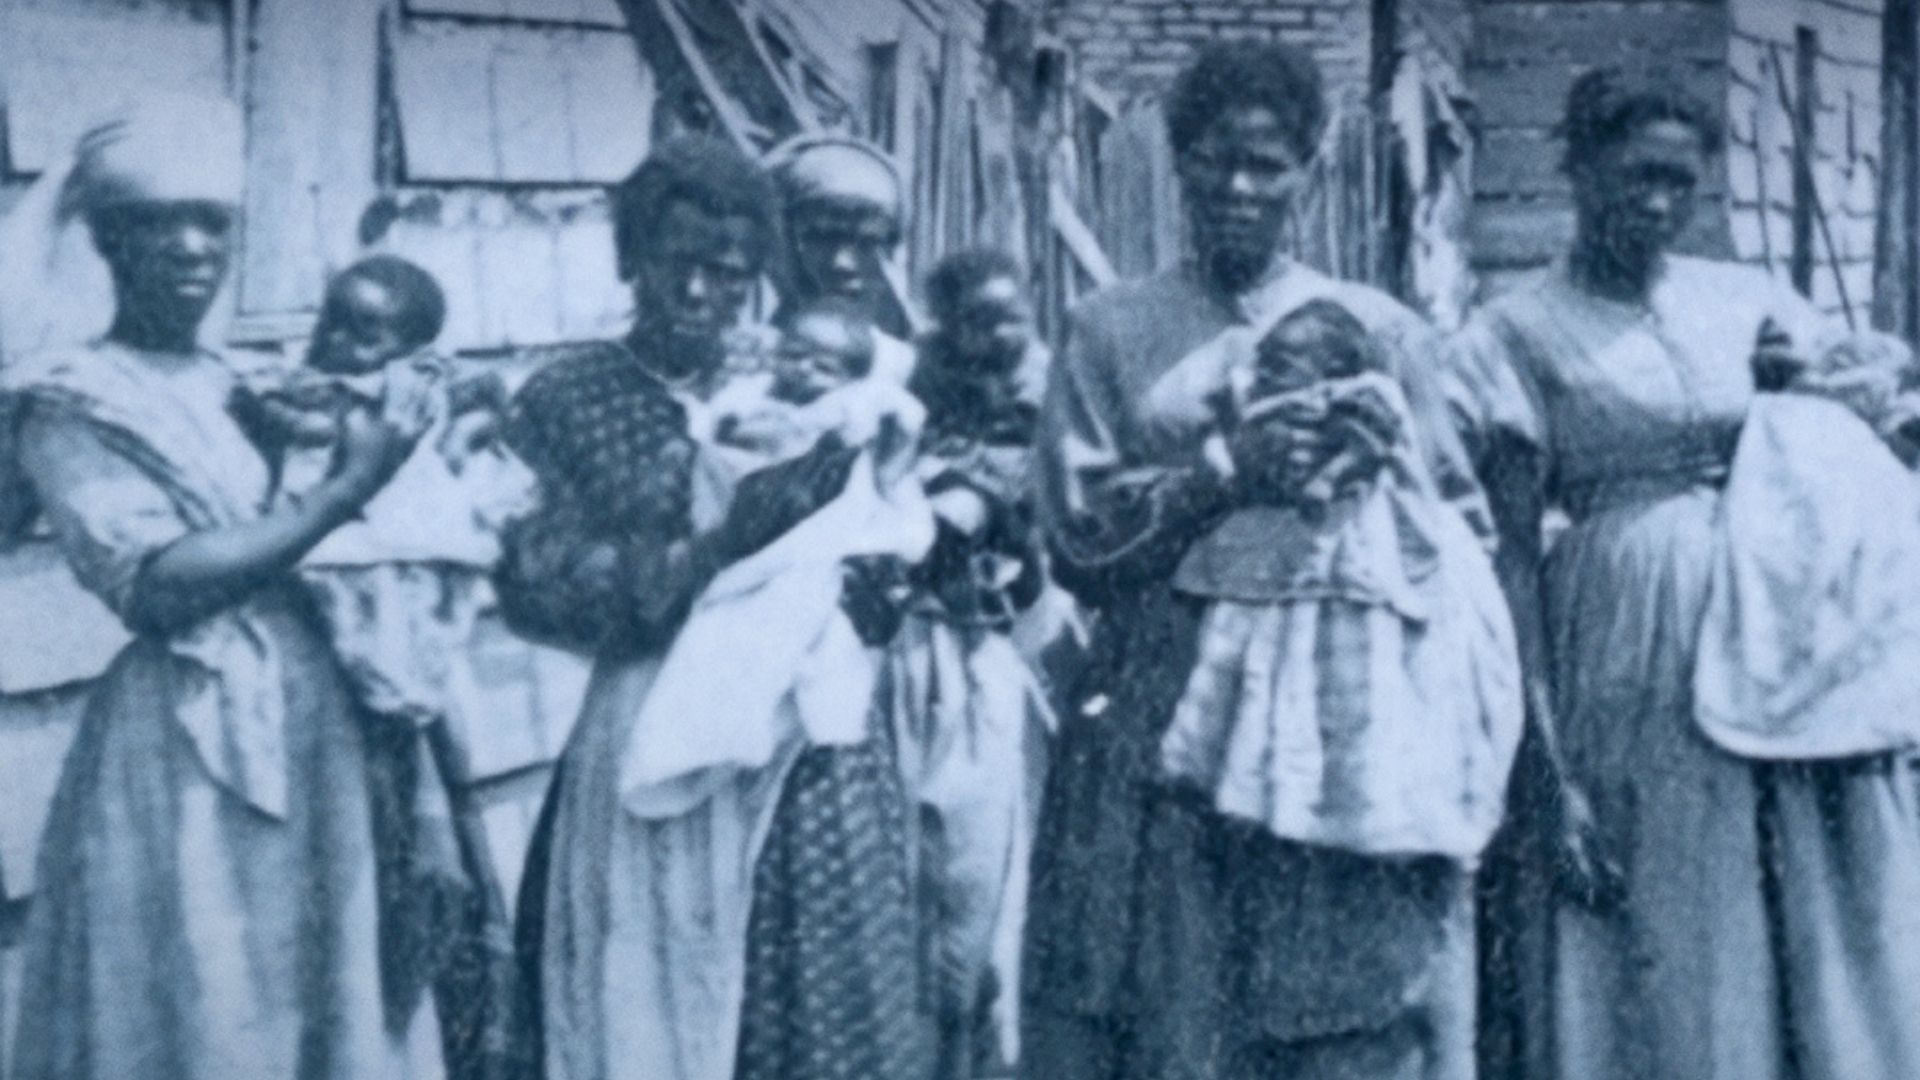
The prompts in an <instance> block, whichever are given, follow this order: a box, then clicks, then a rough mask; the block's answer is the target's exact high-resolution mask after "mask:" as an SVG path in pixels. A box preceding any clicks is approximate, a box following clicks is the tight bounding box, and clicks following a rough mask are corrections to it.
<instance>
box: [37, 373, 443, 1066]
mask: <svg viewBox="0 0 1920 1080" xmlns="http://www.w3.org/2000/svg"><path fill="white" fill-rule="evenodd" d="M233 389H234V379H233V376H232V374H231V373H230V371H229V370H228V369H227V368H226V367H225V365H223V364H222V363H221V362H220V361H219V360H218V359H217V358H216V357H213V356H211V355H195V356H172V355H156V354H147V353H140V352H135V351H133V350H130V349H126V348H124V347H120V346H117V345H112V344H99V345H95V346H93V347H91V348H89V349H87V350H84V351H82V352H80V353H77V354H75V355H73V356H71V357H67V358H65V359H64V360H62V361H60V362H56V363H52V364H50V365H49V367H48V369H47V370H46V371H45V372H44V373H41V374H38V375H35V376H31V377H29V381H28V383H27V385H26V386H25V388H24V390H23V391H21V393H20V400H21V401H23V402H24V407H23V408H22V410H21V413H22V419H21V422H20V428H19V431H18V439H19V443H18V445H19V449H20V460H21V464H22V468H23V471H24V472H25V474H26V476H27V477H28V478H29V479H30V480H31V481H32V483H33V486H34V490H35V493H36V495H37V498H38V501H39V504H40V505H41V506H42V507H44V508H45V511H46V513H47V515H48V517H49V518H50V520H51V521H52V523H53V526H54V529H55V532H56V535H57V537H58V540H59V543H60V546H61V549H62V551H63V552H64V554H65V555H66V557H67V560H68V561H69V562H70V563H71V564H72V566H73V568H74V573H75V576H76V577H78V578H79V580H80V581H81V583H82V584H84V585H85V586H86V587H87V588H88V589H90V590H92V591H93V592H95V593H97V594H99V595H100V596H101V598H102V599H104V600H105V601H106V602H107V604H108V605H109V606H110V607H111V608H113V610H114V611H115V612H116V613H118V614H120V615H121V616H122V618H123V619H125V620H127V621H128V623H129V626H130V627H131V628H133V629H135V631H136V633H137V637H136V639H135V640H134V642H133V643H132V644H131V645H129V646H127V647H126V649H124V650H123V651H122V652H121V654H120V655H119V657H118V658H117V659H115V661H114V663H113V666H112V667H111V668H110V669H109V670H108V671H107V673H106V675H104V676H103V677H102V678H101V680H100V681H99V682H98V683H97V684H96V685H95V687H94V689H93V693H92V697H91V699H90V701H89V704H88V707H87V712H86V714H85V717H84V719H83V720H82V722H81V726H80V730H79V733H78V735H77V736H76V738H75V741H74V745H73V749H72V751H71V753H70V754H69V756H68V758H67V761H66V765H65V768H64V772H63V774H62V776H61V781H60V787H59V792H58V794H57V796H56V800H55V804H54V807H53V810H52V813H51V815H50V817H49V819H48V825H47V830H46V835H45V837H44V839H43V840H42V847H41V854H40V863H39V889H38V892H37V895H36V896H35V897H34V904H33V911H32V914H31V916H30V925H29V929H28V932H27V941H26V947H25V973H24V979H23V985H24V987H25V991H24V993H23V994H22V996H21V1000H20V1001H19V1002H18V1006H19V1010H20V1012H19V1023H18V1025H17V1026H16V1028H15V1030H16V1031H17V1032H18V1041H17V1044H16V1046H15V1049H14V1060H13V1071H12V1073H11V1075H12V1076H14V1077H17V1078H19V1080H119V1078H122V1077H133V1076H154V1077H160V1076H164V1077H170V1078H175V1077H177V1078H181V1080H243V1078H244V1080H252V1078H255V1077H264V1076H276V1077H289V1078H293V1080H366V1078H392V1080H417V1078H423V1077H425V1078H431V1077H438V1076H441V1075H444V1073H443V1068H442V1053H441V1050H440V1047H439V1045H438V1040H437V1036H436V1033H435V1025H434V1017H433V1012H432V1009H431V1008H427V1007H425V1006H424V1005H423V1004H422V1002H421V1000H420V998H419V996H418V994H417V990H418V988H419V985H420V983H419V981H418V979H417V978H407V977H406V976H409V975H414V976H417V975H418V974H419V972H418V970H417V969H416V970H415V971H413V972H403V971H399V970H396V968H395V961H396V960H397V959H401V958H399V957H396V956H395V955H394V953H393V951H392V950H393V947H394V946H395V944H396V942H395V940H394V938H395V932H397V931H398V932H404V933H403V934H401V936H406V937H411V938H414V939H418V938H419V937H422V936H425V935H421V934H419V933H418V932H417V931H418V930H419V927H417V926H412V925H408V924H407V923H406V922H405V920H404V918H402V919H396V918H395V916H403V915H404V914H405V913H406V909H405V908H404V907H401V906H399V905H396V904H395V903H394V902H393V901H394V900H395V899H396V898H395V896H394V895H393V890H392V889H391V888H390V887H389V886H390V884H391V882H392V880H393V879H392V878H391V877H390V875H389V874H388V872H387V871H388V869H389V868H390V867H391V866H392V865H393V864H392V863H391V862H390V861H389V857H391V856H393V855H395V854H396V848H395V845H394V844H393V843H392V841H393V840H395V839H396V836H395V835H394V834H393V832H392V831H391V829H392V827H393V826H395V825H396V824H397V823H398V822H397V819H396V815H395V814H394V813H391V812H386V813H383V812H382V811H380V810H379V809H377V807H379V806H380V805H381V804H382V803H385V802H388V799H387V797H388V796H390V795H392V794H393V789H392V788H391V787H390V786H388V784H389V782H391V781H393V780H394V779H395V778H396V774H395V772H394V771H393V770H392V769H391V768H390V767H389V766H390V765H392V764H393V762H391V761H387V760H383V759H382V754H381V751H380V750H379V749H377V745H378V744H381V743H383V742H385V741H386V740H385V739H384V738H383V734H384V733H383V732H381V730H380V729H379V728H378V727H377V726H375V725H373V724H371V723H370V722H369V721H370V718H368V717H366V716H364V715H362V714H361V712H360V711H359V710H358V709H357V708H356V706H355V703H354V700H353V698H352V695H351V691H350V689H349V687H348V685H347V683H346V680H345V678H344V677H343V674H342V672H341V670H340V667H339V665H338V663H337V661H336V659H335V657H334V656H333V654H332V652H331V651H330V650H329V648H328V646H327V642H326V638H325V633H324V629H323V628H322V627H321V625H320V623H319V620H318V618H317V617H316V616H315V614H314V612H313V611H312V610H311V608H310V607H308V606H307V605H306V604H304V603H303V602H302V597H301V596H300V594H299V591H298V589H297V588H296V587H295V586H294V584H293V582H292V580H291V577H290V576H289V577H287V578H286V579H283V580H280V581H276V582H272V583H269V584H267V585H265V586H263V587H261V588H259V589H257V590H255V591H254V592H252V593H250V594H249V595H247V596H246V597H245V598H244V599H242V600H239V601H238V602H236V603H234V604H233V605H231V606H229V607H227V608H225V609H222V610H221V611H218V612H215V613H212V614H210V615H209V616H207V617H206V618H205V619H203V620H202V621H201V622H199V623H198V624H196V625H194V626H192V627H188V628H185V629H180V630H165V631H162V630H156V629H153V628H147V627H142V626H141V625H140V622H139V618H138V612H137V608H136V605H135V589H136V584H137V579H138V576H139V573H140V570H141V567H142V566H143V565H144V564H145V563H146V561H147V560H148V558H149V557H150V556H152V555H153V554H154V553H155V552H158V551H159V550H161V549H162V548H164V547H166V546H167V545H169V544H171V543H173V542H175V541H177V540H179V539H181V538H182V537H185V536H187V535H189V534H190V533H193V532H196V531H202V530H208V529H216V528H222V527H228V526H232V525H237V524H240V523H243V522H245V521H248V520H251V519H253V518H255V517H257V516H258V515H259V513H260V509H261V507H262V506H264V505H265V501H266V498H267V468H266V465H265V463H264V462H263V461H261V459H260V458H259V457H258V455H257V454H255V453H254V451H253V449H252V447H251V445H250V444H249V443H248V442H247V441H246V438H245V437H244V435H243V434H242V433H241V431H240V429H239V427H238V426H237V425H236V424H235V423H234V421H233V420H232V419H231V418H230V417H229V415H228V413H227V403H228V400H229V398H230V396H231V394H232V392H233ZM49 614H50V615H55V616H57V614H58V613H49ZM439 794H440V796H441V800H442V801H443V802H444V798H445V793H444V791H442V792H440V793H439ZM388 809H389V811H391V810H392V807H391V805H389V807H388ZM402 984H407V985H410V986H411V988H412V989H413V990H414V991H416V992H415V993H406V992H402V993H399V994H396V993H395V991H396V990H399V989H400V987H401V985H402ZM396 1001H404V1002H406V1003H407V1006H408V1007H406V1008H404V1009H402V1010H400V1011H399V1015H397V1016H396V1015H392V1012H393V1010H392V1006H393V1005H394V1004H395V1003H396Z"/></svg>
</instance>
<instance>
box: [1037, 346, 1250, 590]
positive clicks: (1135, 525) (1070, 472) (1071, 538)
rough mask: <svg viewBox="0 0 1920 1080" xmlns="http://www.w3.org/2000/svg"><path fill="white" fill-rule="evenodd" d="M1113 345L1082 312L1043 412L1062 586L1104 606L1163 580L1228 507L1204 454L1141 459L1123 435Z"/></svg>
mask: <svg viewBox="0 0 1920 1080" xmlns="http://www.w3.org/2000/svg"><path fill="white" fill-rule="evenodd" d="M1116 355H1117V354H1116V352H1115V343H1114V342H1113V341H1111V340H1110V339H1109V338H1108V337H1107V336H1106V335H1103V334H1102V333H1101V332H1100V331H1099V329H1098V327H1097V325H1096V324H1095V323H1093V322H1092V321H1090V320H1088V319H1087V318H1086V317H1085V316H1084V314H1082V315H1081V316H1078V317H1076V318H1075V319H1074V322H1073V325H1072V328H1071V329H1070V331H1069V335H1068V340H1067V347H1066V351H1065V352H1064V353H1063V354H1062V355H1061V356H1060V357H1059V359H1058V360H1057V361H1056V363H1055V364H1054V365H1053V369H1052V371H1051V372H1050V375H1049V379H1048V384H1047V393H1046V399H1045V403H1044V405H1043V407H1042V413H1041V427H1040V447H1039V454H1038V466H1039V467H1038V470H1037V473H1038V481H1039V483H1038V493H1039V509H1040V516H1041V520H1042V524H1043V527H1044V528H1045V530H1046V534H1047V539H1048V543H1049V546H1050V547H1051V548H1052V550H1053V552H1054V556H1055V559H1054V570H1055V573H1056V575H1057V576H1058V578H1059V580H1060V583H1061V584H1062V585H1063V586H1065V587H1066V588H1067V589H1068V590H1069V591H1071V592H1073V593H1075V594H1077V595H1078V596H1079V597H1080V598H1081V599H1082V600H1084V601H1085V602H1087V603H1089V604H1091V605H1094V606H1100V605H1101V604H1102V603H1103V601H1104V600H1106V599H1108V598H1111V597H1113V596H1114V595H1116V594H1118V593H1122V592H1125V591H1127V590H1130V589H1134V588H1138V587H1140V586H1142V585H1144V584H1147V583H1149V582H1151V581H1153V580H1155V579H1165V578H1166V577H1167V576H1168V575H1169V574H1170V573H1171V571H1172V569H1173V566H1174V564H1175V563H1176V562H1177V561H1178V559H1179V557H1180V555H1181V554H1182V553H1184V552H1185V551H1186V549H1187V547H1188V546H1189V545H1191V544H1192V543H1193V541H1194V540H1195V539H1197V538H1198V537H1199V536H1200V535H1201V533H1202V532H1204V530H1205V528H1206V527H1207V526H1208V525H1209V524H1210V523H1211V522H1212V520H1213V519H1214V518H1215V517H1217V516H1218V514H1220V513H1223V512H1224V511H1225V508H1226V504H1227V501H1228V500H1227V499H1226V497H1225V490H1224V482H1223V481H1222V480H1221V479H1220V478H1219V476H1218V474H1217V473H1216V472H1215V471H1214V470H1212V469H1211V468H1209V467H1208V466H1207V465H1206V463H1205V462H1204V460H1202V459H1200V458H1199V457H1198V456H1196V457H1195V459H1194V460H1192V461H1188V462H1165V463H1155V462H1142V461H1139V460H1135V459H1134V457H1133V456H1132V455H1130V454H1129V453H1128V451H1127V448H1126V447H1125V446H1124V445H1123V443H1122V441H1121V437H1120V434H1119V430H1118V429H1119V426H1120V422H1121V418H1122V417H1123V415H1124V412H1123V410H1124V408H1125V403H1124V401H1123V400H1122V398H1121V394H1120V391H1119V388H1118V387H1117V386H1116V384H1115V383H1116V380H1115V378H1114V371H1113V363H1114V357H1115V356H1116Z"/></svg>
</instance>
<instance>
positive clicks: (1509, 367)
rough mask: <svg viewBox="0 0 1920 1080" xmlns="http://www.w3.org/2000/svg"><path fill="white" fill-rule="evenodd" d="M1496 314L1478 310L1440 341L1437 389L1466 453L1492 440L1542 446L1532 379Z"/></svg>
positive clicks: (1473, 454)
mask: <svg viewBox="0 0 1920 1080" xmlns="http://www.w3.org/2000/svg"><path fill="white" fill-rule="evenodd" d="M1502 325H1503V324H1502V323H1501V322H1500V316H1499V315H1498V314H1496V313H1494V312H1486V311H1483V312H1481V313H1480V314H1478V315H1476V316H1475V317H1474V318H1472V319H1471V320H1469V321H1468V323H1467V325H1466V326H1464V327H1462V328H1461V329H1460V330H1458V331H1456V332H1455V333H1454V334H1453V335H1452V336H1451V337H1450V338H1448V339H1447V340H1445V341H1444V342H1442V343H1441V344H1440V346H1439V355H1440V362H1439V364H1438V369H1439V379H1438V382H1439V387H1438V389H1439V392H1440V394H1441V396H1442V397H1443V399H1444V400H1445V404H1446V408H1447V410H1448V412H1449V413H1450V414H1451V417H1452V420H1453V425H1454V428H1455V430H1456V431H1457V432H1458V433H1459V435H1460V438H1461V440H1462V441H1463V443H1464V444H1465V450H1466V452H1467V454H1468V456H1469V457H1470V458H1472V459H1474V460H1476V461H1477V460H1479V459H1481V458H1482V457H1484V456H1485V454H1486V453H1487V452H1488V448H1489V447H1491V446H1492V445H1493V444H1494V443H1496V442H1516V443H1521V444H1525V445H1528V446H1532V447H1534V448H1536V449H1544V447H1545V445H1546V425H1545V422H1544V417H1543V413H1542V412H1541V409H1540V405H1539V399H1538V395H1537V393H1536V391H1535V388H1534V386H1533V382H1532V380H1530V379H1527V378H1525V377H1523V376H1522V374H1521V371H1520V368H1519V366H1518V363H1519V358H1518V357H1516V356H1514V355H1513V352H1512V350H1511V349H1510V348H1509V345H1508V340H1507V337H1508V335H1507V334H1506V333H1504V332H1503V331H1502V329H1501V327H1502Z"/></svg>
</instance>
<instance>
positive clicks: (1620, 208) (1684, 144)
mask: <svg viewBox="0 0 1920 1080" xmlns="http://www.w3.org/2000/svg"><path fill="white" fill-rule="evenodd" d="M1707 161H1708V154H1707V148H1706V143H1705V141H1704V140H1703V139H1702V138H1701V136H1700V133H1699V131H1697V130H1696V129H1695V128H1694V127H1693V126H1692V125H1690V124H1687V123H1685V122H1683V121H1679V120H1650V121H1648V122H1646V123H1644V124H1641V125H1640V126H1639V127H1637V128H1635V129H1634V130H1633V131H1631V132H1629V133H1628V134H1627V135H1626V136H1625V137H1624V138H1621V139H1619V140H1617V141H1616V142H1614V143H1612V144H1610V145H1607V146H1602V147H1596V148H1593V149H1591V150H1590V151H1589V152H1588V153H1585V154H1583V155H1581V156H1580V157H1579V158H1578V159H1577V160H1576V161H1575V162H1573V163H1572V164H1571V165H1570V167H1569V168H1568V170H1567V171H1568V177H1569V179H1570V180H1572V182H1573V198H1574V208H1575V222H1576V224H1575V231H1574V240H1573V246H1572V249H1571V250H1570V251H1569V253H1568V256H1567V265H1568V271H1569V274H1570V275H1571V277H1572V279H1573V282H1574V284H1575V286H1576V287H1578V288H1580V289H1582V290H1584V291H1586V292H1588V293H1591V294H1592V295H1594V296H1598V297H1601V298H1603V299H1607V300H1611V301H1613V302H1615V303H1620V304H1628V305H1636V306H1637V305H1644V304H1646V303H1648V302H1649V301H1650V300H1651V298H1652V295H1653V290H1654V287H1655V286H1656V285H1657V284H1658V283H1659V280H1660V275H1661V274H1662V273H1663V272H1664V270H1665V267H1666V260H1667V256H1668V253H1669V252H1670V251H1671V249H1672V247H1673V245H1674V244H1675V243H1676V242H1677V241H1678V240H1679V239H1680V236H1681V234H1682V233H1684V232H1685V231H1686V228H1687V225H1688V224H1689V222H1691V221H1692V219H1693V214H1694V211H1695V209H1696V205H1697V201H1698V200H1697V192H1698V188H1699V184H1700V179H1701V177H1702V176H1704V175H1705V173H1706V168H1707ZM1782 363H1783V365H1784V368H1786V369H1791V368H1793V367H1795V366H1796V365H1797V363H1798V362H1797V361H1796V360H1793V359H1792V358H1791V357H1784V358H1783V359H1782ZM1757 374H1758V372H1757ZM1496 512H1498V510H1496ZM1512 566H1513V564H1512V563H1511V562H1510V561H1503V563H1502V564H1501V568H1502V570H1503V573H1502V578H1503V582H1502V584H1503V585H1505V586H1506V587H1507V589H1508V592H1509V595H1511V596H1515V597H1518V598H1519V600H1518V601H1517V602H1516V603H1515V612H1516V616H1517V617H1518V618H1520V619H1522V620H1523V621H1525V622H1529V623H1532V624H1533V625H1532V626H1531V627H1530V628H1527V629H1524V630H1523V632H1522V633H1521V635H1520V639H1521V641H1522V642H1523V644H1524V646H1525V651H1527V652H1528V653H1529V654H1530V655H1527V656H1525V657H1523V658H1522V659H1523V661H1524V664H1523V666H1524V667H1525V668H1526V670H1527V671H1528V672H1529V673H1530V675H1529V678H1528V686H1527V695H1528V712H1529V715H1530V716H1531V717H1533V718H1534V721H1535V722H1534V724H1533V735H1534V738H1535V740H1536V741H1537V744H1538V752H1539V755H1540V757H1541V758H1542V759H1543V762H1544V765H1545V768H1546V770H1547V771H1548V772H1549V773H1550V774H1551V775H1550V778H1549V790H1548V791H1547V792H1546V798H1547V800H1548V805H1547V810H1548V812H1550V813H1554V814H1556V815H1557V816H1558V817H1559V819H1560V821H1561V845H1560V850H1559V852H1558V858H1557V859H1556V861H1555V871H1556V873H1557V875H1558V877H1559V883H1560V887H1561V890H1562V891H1563V892H1565V893H1566V894H1568V895H1569V896H1571V897H1573V898H1574V899H1576V900H1578V901H1580V902H1582V903H1585V904H1587V905H1589V906H1592V907H1597V908H1606V907H1609V906H1612V905H1614V904H1616V903H1618V902H1619V900H1620V898H1621V897H1622V896H1623V894H1624V890H1625V884H1624V883H1625V875H1624V874H1623V872H1622V871H1621V869H1620V867H1619V865H1618V863H1617V862H1616V861H1614V860H1613V859H1612V858H1610V857H1609V856H1608V855H1607V854H1606V853H1605V850H1604V847H1603V845H1602V843H1601V842H1600V839H1599V829H1598V826H1597V824H1596V822H1595V819H1594V814H1593V810H1592V806H1591V804H1590V803H1589V801H1588V800H1587V798H1586V796H1585V794H1584V793H1583V792H1582V791H1581V790H1580V789H1579V787H1578V786H1577V785H1576V784H1574V783H1573V782H1572V780H1571V778H1570V776H1569V775H1568V772H1567V766H1566V764H1565V759H1564V755H1563V753H1562V751H1561V748H1560V745H1559V739H1558V735H1557V732H1556V730H1555V725H1554V724H1553V722H1552V711H1551V703H1550V697H1549V695H1548V693H1547V690H1546V687H1545V686H1544V685H1543V684H1542V683H1541V681H1540V679H1539V678H1538V677H1537V675H1538V673H1540V672H1543V671H1545V670H1546V667H1545V663H1546V658H1545V657H1544V656H1543V655H1540V652H1541V650H1540V648H1539V643H1540V642H1543V641H1545V640H1546V638H1545V630H1544V628H1543V627H1541V626H1540V625H1539V622H1540V614H1539V607H1538V598H1537V596H1535V595H1534V590H1533V586H1532V584H1531V583H1530V582H1522V581H1517V580H1515V579H1514V572H1513V570H1512ZM1529 598H1531V599H1529Z"/></svg>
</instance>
